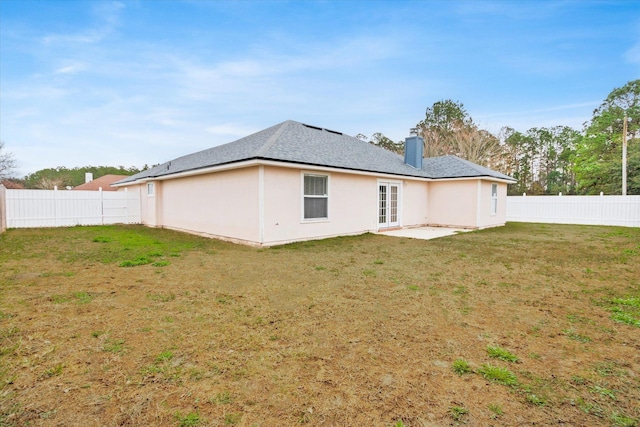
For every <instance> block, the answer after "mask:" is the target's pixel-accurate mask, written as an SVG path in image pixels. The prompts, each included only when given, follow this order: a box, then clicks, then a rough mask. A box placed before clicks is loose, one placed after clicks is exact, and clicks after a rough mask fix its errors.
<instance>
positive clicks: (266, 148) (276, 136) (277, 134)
mask: <svg viewBox="0 0 640 427" xmlns="http://www.w3.org/2000/svg"><path fill="white" fill-rule="evenodd" d="M291 123H292V121H291V120H287V121H285V122H282V124H281V125H280V128H279V129H278V130H276V131H275V132H274V133H273V135H271V136H270V137H269V139H267V141H266V142H265V143H264V144H263V145H262V147H260V149H259V150H258V151H256V156H257V157H262V156H264V155H265V154H267V151H269V149H270V148H271V147H273V145H274V144H275V143H276V142H278V139H279V138H280V136H281V135H282V133H283V132H284V131H285V129H286V128H287V127H289V125H290V124H291Z"/></svg>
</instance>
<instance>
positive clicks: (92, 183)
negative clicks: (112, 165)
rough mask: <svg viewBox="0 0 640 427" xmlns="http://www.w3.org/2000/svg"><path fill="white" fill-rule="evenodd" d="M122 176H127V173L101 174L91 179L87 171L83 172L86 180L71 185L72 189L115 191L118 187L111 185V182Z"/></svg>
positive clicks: (122, 177) (91, 176) (91, 175)
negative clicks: (73, 185) (82, 182)
mask: <svg viewBox="0 0 640 427" xmlns="http://www.w3.org/2000/svg"><path fill="white" fill-rule="evenodd" d="M124 178H128V175H103V176H101V177H100V178H96V179H93V174H92V173H91V172H87V173H86V174H85V181H86V182H85V183H84V184H80V185H77V186H75V187H73V188H72V190H85V191H87V190H89V191H98V190H99V189H100V188H102V191H117V190H118V189H117V188H115V187H111V184H113V183H114V182H117V181H120V180H122V179H124Z"/></svg>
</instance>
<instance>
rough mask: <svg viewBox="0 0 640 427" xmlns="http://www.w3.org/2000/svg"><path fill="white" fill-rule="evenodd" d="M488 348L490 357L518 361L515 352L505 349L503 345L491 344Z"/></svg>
mask: <svg viewBox="0 0 640 427" xmlns="http://www.w3.org/2000/svg"><path fill="white" fill-rule="evenodd" d="M486 350H487V354H488V355H489V357H493V358H495V359H500V360H504V361H505V362H513V363H515V362H517V361H518V357H517V356H516V355H515V354H513V353H511V352H510V351H508V350H505V349H504V348H502V347H499V346H491V345H490V346H487V349H486Z"/></svg>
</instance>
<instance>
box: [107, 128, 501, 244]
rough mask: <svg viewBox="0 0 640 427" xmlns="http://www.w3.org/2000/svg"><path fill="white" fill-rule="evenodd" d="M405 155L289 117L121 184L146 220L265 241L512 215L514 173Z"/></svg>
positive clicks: (412, 142)
mask: <svg viewBox="0 0 640 427" xmlns="http://www.w3.org/2000/svg"><path fill="white" fill-rule="evenodd" d="M406 144H407V147H406V149H405V152H406V154H405V158H403V157H402V156H399V155H397V154H395V153H392V152H390V151H387V150H384V149H382V148H380V147H377V146H374V145H372V144H370V143H368V142H365V141H361V140H359V139H356V138H353V137H350V136H347V135H344V134H342V133H340V132H335V131H331V130H327V129H323V128H319V127H315V126H310V125H306V124H303V123H298V122H295V121H286V122H283V123H280V124H278V125H276V126H273V127H270V128H268V129H265V130H262V131H260V132H257V133H255V134H253V135H249V136H247V137H244V138H241V139H239V140H237V141H234V142H231V143H228V144H225V145H221V146H217V147H213V148H210V149H208V150H204V151H201V152H198V153H194V154H189V155H187V156H184V157H180V158H177V159H175V160H171V161H169V162H166V163H164V164H161V165H159V166H155V167H154V168H151V169H148V170H146V171H143V172H141V173H139V174H136V175H133V176H131V177H128V178H125V179H122V180H120V181H118V182H116V183H115V184H113V185H114V186H116V187H118V188H119V189H122V188H128V189H129V191H139V192H140V193H141V196H142V197H141V200H142V220H143V223H144V224H146V225H148V226H151V227H165V228H170V229H174V230H180V231H185V232H189V233H196V234H200V235H204V236H210V237H215V238H220V239H224V240H230V241H234V242H239V243H245V244H250V245H257V246H269V245H276V244H282V243H288V242H295V241H301V240H310V239H322V238H327V237H333V236H341V235H353V234H360V233H365V232H377V231H383V230H385V229H392V228H398V227H414V226H420V225H437V226H445V227H462V228H472V229H478V228H486V227H495V226H501V225H504V223H505V218H506V209H505V208H506V206H505V205H506V195H507V184H509V183H511V182H513V181H514V180H513V179H512V178H511V177H508V176H506V175H503V174H501V173H498V172H495V171H492V170H490V169H487V168H484V167H482V166H479V165H476V164H474V163H471V162H468V161H466V160H463V159H460V158H458V157H455V156H444V157H436V158H426V159H423V158H422V140H421V139H420V138H419V137H417V136H413V137H409V138H407V140H406Z"/></svg>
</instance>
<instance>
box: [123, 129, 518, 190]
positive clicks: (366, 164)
mask: <svg viewBox="0 0 640 427" xmlns="http://www.w3.org/2000/svg"><path fill="white" fill-rule="evenodd" d="M246 160H273V161H279V162H288V163H296V164H302V165H313V166H326V167H332V168H339V169H348V170H355V171H364V172H373V173H384V174H391V175H399V176H410V177H422V178H460V177H480V176H486V177H493V178H500V179H507V180H512V178H510V177H508V176H506V175H503V174H501V173H499V172H495V171H492V170H490V169H487V168H484V167H482V166H479V165H476V164H474V163H471V162H468V161H466V160H462V159H460V158H458V157H455V156H444V157H435V158H428V159H424V162H423V168H422V169H416V168H414V167H411V166H409V165H407V164H405V163H404V158H403V157H402V156H400V155H398V154H395V153H392V152H391V151H388V150H385V149H383V148H380V147H377V146H375V145H372V144H370V143H368V142H366V141H362V140H359V139H357V138H354V137H351V136H348V135H344V134H342V133H340V132H335V131H331V130H327V129H322V128H319V127H315V126H310V125H305V124H303V123H299V122H295V121H292V120H288V121H286V122H282V123H280V124H278V125H275V126H272V127H270V128H267V129H264V130H262V131H260V132H257V133H254V134H252V135H249V136H246V137H244V138H241V139H238V140H237V141H234V142H230V143H228V144H224V145H219V146H217V147H213V148H209V149H207V150H204V151H200V152H197V153H193V154H189V155H186V156H182V157H179V158H177V159H174V160H171V161H169V162H166V163H163V164H161V165H158V166H155V167H153V168H151V169H148V170H146V171H142V172H140V173H138V174H136V175H133V176H131V177H128V178H126V179H123V180H121V181H118V184H123V183H127V182H132V181H137V180H140V179H148V178H157V177H163V176H168V175H173V174H177V173H181V172H187V171H195V170H198V169H203V168H208V167H212V166H221V165H226V164H230V163H236V162H241V161H246Z"/></svg>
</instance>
